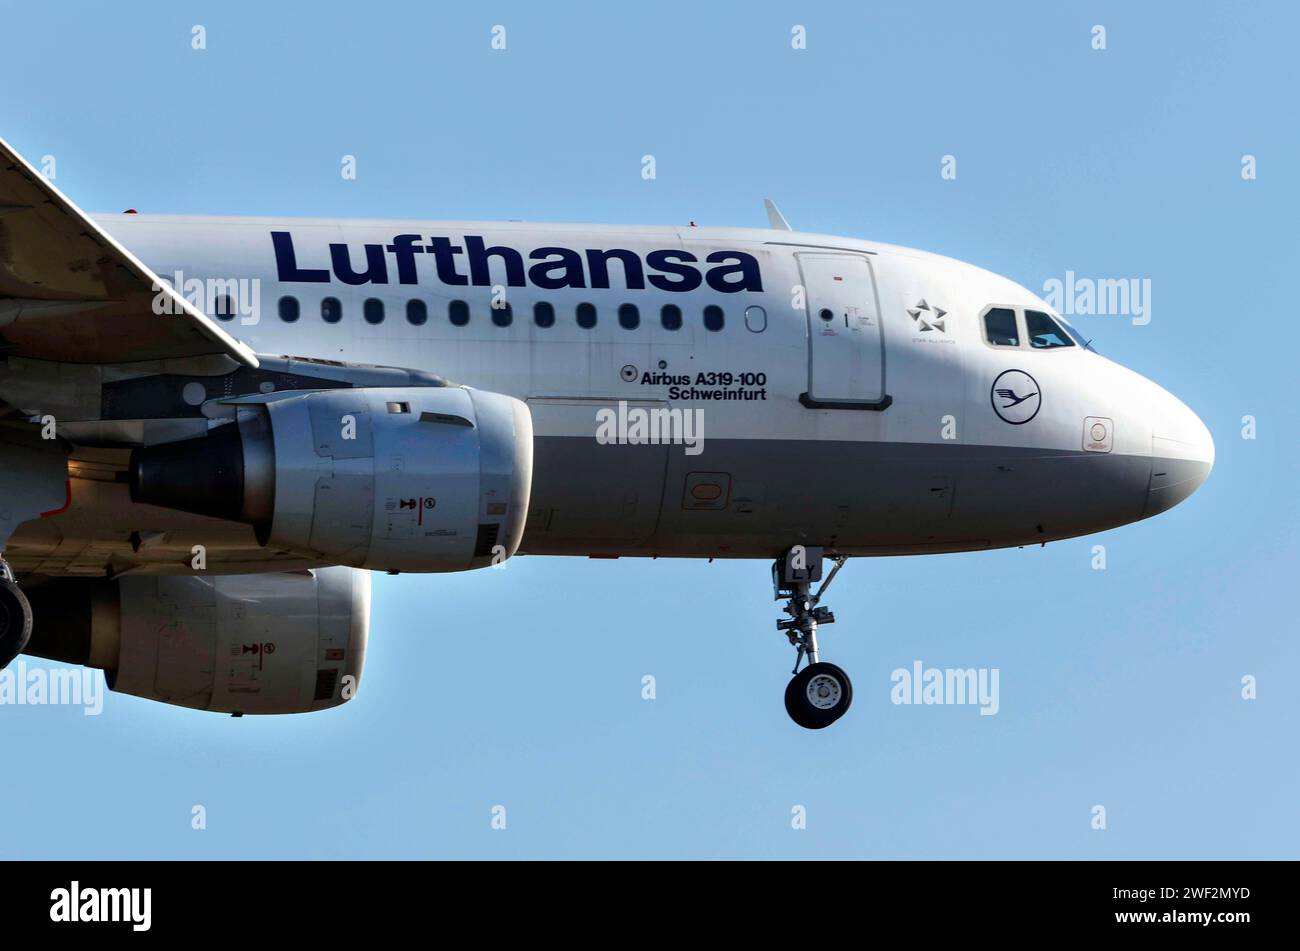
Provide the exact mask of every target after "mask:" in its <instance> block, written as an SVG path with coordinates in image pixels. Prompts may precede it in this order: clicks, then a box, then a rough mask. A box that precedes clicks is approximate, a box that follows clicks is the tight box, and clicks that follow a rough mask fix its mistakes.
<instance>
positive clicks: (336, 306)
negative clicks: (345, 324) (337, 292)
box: [320, 297, 343, 324]
mask: <svg viewBox="0 0 1300 951" xmlns="http://www.w3.org/2000/svg"><path fill="white" fill-rule="evenodd" d="M320 319H321V320H323V321H325V323H327V324H337V323H338V322H339V321H340V320H342V319H343V305H342V304H340V303H339V299H338V298H337V297H324V298H321V302H320Z"/></svg>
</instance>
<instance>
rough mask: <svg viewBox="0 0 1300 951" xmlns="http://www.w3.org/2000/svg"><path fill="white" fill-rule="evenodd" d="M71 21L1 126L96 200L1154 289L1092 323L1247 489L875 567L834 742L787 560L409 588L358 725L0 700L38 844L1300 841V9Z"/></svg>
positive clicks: (39, 49)
mask: <svg viewBox="0 0 1300 951" xmlns="http://www.w3.org/2000/svg"><path fill="white" fill-rule="evenodd" d="M59 7H60V8H59V9H57V10H56V9H52V8H51V7H50V6H49V5H44V6H42V5H33V4H9V5H7V9H6V10H5V12H4V14H3V30H4V37H5V44H4V47H5V63H4V70H5V73H6V75H7V76H8V77H9V82H8V83H7V87H6V88H7V91H6V94H5V96H4V98H3V102H0V135H3V136H4V137H6V138H8V139H9V141H10V142H12V143H13V144H14V145H15V146H16V147H17V148H18V149H19V150H20V151H22V152H23V153H24V154H25V155H26V156H27V157H28V158H29V159H31V160H33V161H39V159H40V157H41V156H43V155H46V154H49V155H53V156H55V157H56V158H57V160H58V184H59V185H60V186H61V187H62V188H63V189H64V190H65V191H66V192H67V193H68V194H69V195H71V196H72V198H73V199H74V200H75V201H77V202H78V203H80V204H81V205H82V206H83V207H86V208H88V209H93V210H104V211H120V210H123V209H125V208H128V207H132V208H138V209H140V210H142V211H143V210H148V211H154V212H177V213H183V212H192V213H221V214H241V213H245V214H265V215H275V214H285V215H326V216H350V215H356V216H371V217H382V216H402V217H412V218H420V217H423V218H471V217H472V218H488V219H491V218H528V219H537V220H560V221H565V220H568V221H575V220H576V221H584V220H586V221H597V222H646V223H674V222H675V223H681V222H685V221H686V220H688V219H694V220H696V221H697V222H700V223H710V224H736V225H761V224H762V223H763V222H764V221H765V219H764V217H763V212H762V207H761V199H762V198H763V197H764V196H768V195H770V196H773V197H774V198H776V199H777V201H778V202H779V204H780V206H781V208H782V209H783V210H784V212H785V214H786V216H787V217H788V218H789V219H790V220H791V221H792V222H793V223H794V225H795V226H796V227H799V228H803V229H807V230H819V231H826V232H832V233H842V234H847V235H855V236H861V237H867V238H872V239H877V240H882V241H888V242H893V243H898V244H904V245H912V246H917V247H922V248H926V249H928V250H933V251H937V252H940V253H944V254H949V255H952V256H954V257H957V258H961V259H964V260H969V261H972V262H974V263H976V264H980V265H982V266H985V267H988V268H990V269H992V270H994V271H997V272H1000V273H1003V274H1006V275H1007V276H1009V277H1011V278H1013V279H1015V280H1018V281H1019V282H1021V283H1023V284H1025V285H1027V286H1029V287H1031V288H1041V287H1042V283H1043V281H1044V280H1046V279H1047V278H1050V277H1061V276H1063V275H1064V274H1065V272H1066V271H1067V270H1073V271H1075V272H1076V273H1077V274H1079V275H1086V276H1095V277H1140V278H1150V279H1151V281H1152V284H1153V295H1152V296H1153V299H1152V315H1153V316H1152V321H1151V323H1150V324H1149V325H1147V326H1144V327H1135V326H1133V325H1132V324H1131V323H1130V322H1128V321H1126V320H1122V319H1114V318H1100V317H1094V318H1079V319H1078V320H1077V321H1076V323H1077V324H1078V325H1079V326H1080V327H1081V329H1082V330H1083V331H1084V332H1085V333H1086V334H1088V335H1089V336H1093V337H1095V338H1096V346H1097V347H1098V349H1099V350H1101V351H1102V352H1103V353H1105V354H1107V355H1109V356H1112V357H1114V358H1116V359H1118V360H1120V361H1121V362H1123V363H1126V364H1128V365H1129V366H1132V367H1133V368H1135V369H1137V370H1138V371H1139V372H1141V373H1144V374H1146V375H1148V376H1150V377H1152V378H1153V379H1155V380H1156V381H1157V382H1159V383H1161V384H1162V385H1164V386H1166V387H1167V388H1168V389H1170V390H1171V391H1172V392H1174V393H1175V394H1177V395H1179V396H1180V397H1181V398H1182V399H1183V400H1185V401H1186V402H1187V403H1188V404H1190V405H1191V406H1192V407H1193V408H1194V409H1195V410H1196V411H1197V412H1198V413H1199V414H1200V415H1201V416H1202V417H1203V418H1204V419H1205V420H1206V422H1207V424H1208V425H1209V426H1210V428H1211V430H1212V431H1213V433H1214V436H1215V440H1216V443H1217V449H1218V461H1217V464H1216V467H1215V470H1214V473H1213V475H1212V476H1211V478H1210V480H1209V482H1208V483H1207V484H1206V485H1205V486H1204V487H1203V488H1202V489H1201V490H1200V491H1199V492H1198V493H1197V494H1196V495H1195V496H1194V497H1193V498H1192V499H1190V500H1189V501H1187V502H1185V503H1184V504H1183V505H1181V506H1179V507H1178V508H1176V509H1174V510H1173V511H1172V512H1170V513H1168V514H1166V515H1164V516H1161V517H1159V518H1157V519H1155V520H1152V521H1148V522H1144V523H1139V524H1136V525H1132V526H1128V527H1126V528H1123V529H1120V530H1117V531H1114V532H1110V533H1108V534H1106V535H1104V536H1099V537H1097V538H1090V539H1079V540H1075V541H1070V542H1063V543H1058V544H1054V545H1050V546H1048V547H1047V548H1045V549H1033V550H1024V551H1018V550H1012V551H1005V552H992V553H980V554H968V555H948V556H937V557H928V558H897V559H874V560H868V559H863V560H859V561H854V562H851V563H850V564H849V566H848V567H847V568H846V569H845V571H844V572H843V574H842V575H841V578H840V580H838V581H837V583H836V587H835V589H833V594H834V597H831V598H829V599H828V601H829V603H830V604H831V605H832V606H833V607H834V609H835V611H836V613H837V615H838V616H839V617H840V618H841V620H840V622H839V623H838V624H836V625H834V626H833V627H831V628H828V629H827V630H826V631H825V636H824V637H823V642H822V643H823V647H824V649H825V651H826V655H827V659H830V660H833V661H835V662H836V663H839V664H841V665H842V666H844V667H845V668H847V669H848V670H849V671H850V673H851V674H852V675H853V678H854V683H855V687H856V699H855V703H854V707H853V709H852V710H851V711H850V713H849V714H848V716H847V717H846V718H845V719H843V720H842V721H840V722H839V723H838V724H836V725H835V726H834V727H833V728H831V729H829V730H825V731H822V732H820V733H808V732H805V731H803V730H800V729H799V728H797V727H795V726H794V725H792V724H791V723H790V722H789V720H788V719H787V718H786V714H785V712H784V709H783V707H782V704H781V694H782V690H783V689H784V686H785V683H786V680H787V678H788V670H789V666H790V663H791V660H792V657H791V653H792V652H791V651H790V649H789V648H788V646H787V645H786V644H785V641H784V640H783V639H782V638H780V637H779V636H778V635H777V634H776V633H775V631H774V630H773V627H772V624H773V620H774V619H775V617H776V613H775V605H773V604H772V603H771V601H770V584H769V577H768V566H767V564H765V563H761V562H740V563H730V564H724V563H714V564H706V563H703V562H694V561H681V562H672V561H662V560H661V561H657V562H646V561H637V560H623V561H618V562H608V561H596V562H589V561H585V560H578V559H542V558H531V559H518V560H516V561H514V562H511V563H510V564H509V566H508V567H507V568H506V569H505V570H501V571H484V572H479V573H474V574H469V575H461V576H430V577H419V576H415V575H407V576H402V577H399V578H389V577H384V576H377V577H376V578H375V582H376V586H375V587H376V599H375V604H376V609H375V615H374V624H373V628H372V633H371V650H370V656H369V663H368V668H367V671H366V680H365V682H364V685H363V688H362V692H361V695H360V696H359V698H358V699H357V700H356V701H354V702H353V703H350V704H348V705H346V706H344V707H341V708H339V709H336V710H332V711H329V712H326V713H322V714H316V715H313V716H305V717H288V718H264V719H259V718H253V717H246V718H244V719H242V720H232V719H229V718H225V717H221V716H216V715H212V714H202V713H196V712H191V711H187V710H182V709H176V708H169V707H166V706H161V705H157V704H151V703H148V702H146V701H142V700H137V699H135V698H131V697H119V696H110V697H109V698H108V701H107V706H106V709H105V711H104V713H103V715H102V716H100V717H97V718H92V717H84V716H82V714H81V712H80V710H78V709H59V708H28V707H23V708H18V707H9V708H0V737H3V750H4V757H5V773H6V781H5V782H4V783H3V784H0V815H4V816H5V817H6V818H5V819H4V821H3V823H0V826H2V828H3V832H2V833H0V856H25V857H51V858H58V857H104V858H108V857H222V858H233V857H243V856H251V857H342V856H360V857H387V856H392V857H399V856H400V857H436V856H451V857H534V856H559V857H640V856H646V857H679V856H680V857H723V856H742V857H764V856H788V857H801V856H817V857H825V856H848V857H899V858H903V857H962V858H973V857H1082V858H1094V857H1095V858H1110V857H1215V856H1232V857H1255V856H1273V857H1294V856H1295V855H1296V854H1297V853H1298V852H1300V820H1298V819H1297V805H1296V798H1295V791H1296V788H1297V780H1298V779H1300V767H1298V766H1297V759H1296V755H1295V749H1296V730H1297V725H1300V690H1298V689H1297V683H1298V681H1300V676H1298V675H1300V647H1297V636H1296V635H1297V623H1296V619H1295V617H1296V610H1295V606H1296V599H1295V589H1296V578H1297V569H1298V568H1300V558H1298V557H1297V554H1298V552H1297V548H1298V546H1300V542H1298V541H1297V532H1296V527H1297V495H1296V490H1295V487H1296V480H1297V475H1298V474H1300V473H1298V472H1297V461H1298V460H1300V455H1298V453H1297V438H1296V436H1297V411H1296V400H1295V387H1296V378H1297V356H1296V353H1297V351H1296V342H1295V334H1294V333H1292V332H1291V331H1292V328H1293V327H1294V320H1293V319H1292V315H1291V313H1290V309H1291V307H1292V306H1293V305H1294V287H1295V284H1294V281H1295V274H1296V267H1297V263H1296V258H1297V251H1298V250H1300V242H1298V241H1297V238H1296V221H1297V217H1298V212H1300V201H1298V199H1300V187H1298V185H1297V160H1298V158H1300V127H1297V124H1296V122H1295V121H1294V119H1295V101H1296V93H1297V88H1298V87H1300V84H1298V83H1297V75H1296V71H1297V65H1296V63H1297V60H1296V57H1295V50H1294V38H1295V35H1296V33H1297V31H1298V30H1300V15H1298V14H1297V13H1296V11H1295V8H1294V6H1293V5H1290V4H1284V3H1280V2H1279V3H1272V4H1270V3H1262V2H1261V3H1223V4H1218V3H1216V4H1209V3H1205V4H1177V5H1174V4H1131V3H1104V2H1103V3H1088V4H1056V3H1053V4H1044V3H1024V4H971V3H965V2H962V3H943V4H927V3H910V2H909V3H903V2H898V3H872V4H857V3H854V4H849V3H843V4H831V3H814V2H805V3H753V2H746V3H734V4H728V3H716V4H715V3H699V2H692V3H672V2H664V3H657V4H652V5H649V6H646V5H635V4H613V5H596V4H578V3H573V4H563V3H561V4H537V3H513V4H512V3H494V4H490V5H470V4H429V3H409V4H385V3H376V4H370V5H365V6H363V7H356V6H351V5H348V6H343V7H338V8H337V9H331V8H330V7H329V6H328V5H307V4H300V5H293V6H292V7H291V5H289V4H283V5H281V4H269V3H220V4H218V3H206V4H205V3H174V2H169V3H161V2H159V3H141V4H132V5H129V6H127V7H119V6H113V5H105V4H100V3H80V4H65V5H59ZM498 23H499V24H504V25H505V26H506V28H507V43H508V48H507V50H506V51H505V52H494V51H493V50H491V49H490V46H489V40H490V30H491V28H492V26H493V25H494V24H498ZM194 24H202V25H204V26H205V27H206V28H207V41H208V49H207V50H206V51H205V52H194V51H192V50H191V49H190V30H191V27H192V26H193V25H194ZM794 24H803V25H805V26H806V27H807V33H808V48H807V49H806V50H804V51H798V52H796V51H793V50H791V48H790V43H789V38H790V29H791V26H792V25H794ZM1094 24H1103V25H1104V26H1105V27H1106V30H1107V47H1108V48H1107V49H1106V50H1105V51H1104V52H1097V51H1094V50H1092V49H1091V48H1090V30H1091V28H1092V26H1093V25H1094ZM647 153H649V154H653V155H655V156H656V159H657V164H658V178H657V180H655V181H653V182H646V181H643V180H642V178H641V177H640V168H641V166H640V162H641V156H643V155H645V154H647ZM1247 153H1249V154H1253V155H1255V156H1257V161H1258V179H1257V180H1256V181H1243V180H1242V178H1241V174H1240V169H1241V157H1242V155H1243V154H1247ZM344 154H353V155H355V156H357V160H358V171H359V177H358V180H357V181H355V182H344V181H343V180H342V179H341V178H340V175H339V160H340V156H342V155H344ZM945 154H951V155H955V156H956V158H957V163H958V165H957V168H958V177H957V180H956V181H943V180H942V179H941V177H940V174H939V170H940V160H941V157H942V156H943V155H945ZM1246 414H1253V415H1255V416H1256V417H1257V418H1258V438H1257V439H1256V440H1254V441H1246V440H1243V439H1242V438H1240V428H1241V417H1242V416H1243V415H1246ZM1098 542H1100V543H1103V544H1105V545H1106V546H1107V550H1108V565H1109V567H1108V569H1107V570H1106V571H1094V570H1092V569H1091V566H1090V561H1091V546H1092V545H1093V544H1095V543H1098ZM1012 589H1014V594H1012V593H1009V592H1010V591H1011V590H1012ZM917 659H919V660H922V661H924V662H925V663H926V664H931V665H937V666H974V667H997V668H999V669H1000V671H1001V710H1000V712H999V713H998V715H997V716H992V717H981V716H979V715H978V712H977V710H976V709H975V708H973V707H959V706H935V707H914V706H894V705H893V704H891V703H890V699H889V690H890V679H889V678H890V672H891V671H892V670H893V669H894V668H896V667H900V666H909V665H910V664H911V663H912V661H914V660H917ZM645 674H652V675H654V676H655V677H656V678H657V681H658V699H657V700H655V701H653V702H645V701H643V700H642V699H641V696H640V686H641V677H642V676H643V675H645ZM1247 674H1252V675H1255V676H1256V677H1258V679H1259V699H1257V700H1255V701H1253V702H1246V701H1244V700H1242V699H1241V697H1240V689H1241V688H1240V680H1241V678H1242V676H1243V675H1247ZM485 683H494V684H496V685H497V689H498V690H499V692H500V693H499V696H500V698H501V699H500V700H499V702H492V703H487V702H484V700H483V699H482V689H483V685H484V684H485ZM196 803H201V804H203V805H204V806H206V808H207V810H208V826H209V827H208V829H207V830H206V831H202V832H196V831H193V830H191V828H190V809H191V806H192V805H194V804H196ZM495 804H502V805H505V806H506V808H507V810H508V819H509V824H508V829H507V831H505V832H496V831H492V830H491V829H490V828H489V819H490V813H489V811H490V809H491V808H492V806H493V805H495ZM796 804H799V805H804V806H805V807H806V808H807V810H808V828H807V830H806V831H793V830H792V829H791V828H790V814H791V812H790V811H791V807H792V806H794V805H796ZM1094 804H1103V805H1104V806H1105V807H1106V809H1107V812H1108V828H1107V829H1106V831H1104V832H1096V831H1093V830H1092V829H1091V828H1090V824H1089V820H1090V809H1091V807H1092V806H1093V805H1094Z"/></svg>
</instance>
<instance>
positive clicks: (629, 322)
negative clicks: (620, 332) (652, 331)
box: [618, 304, 641, 330]
mask: <svg viewBox="0 0 1300 951" xmlns="http://www.w3.org/2000/svg"><path fill="white" fill-rule="evenodd" d="M618 325H619V326H620V327H622V328H623V329H624V330H636V328H637V327H639V326H641V313H640V312H639V311H638V310H637V309H636V304H619V305H618Z"/></svg>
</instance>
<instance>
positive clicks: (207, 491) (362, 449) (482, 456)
mask: <svg viewBox="0 0 1300 951" xmlns="http://www.w3.org/2000/svg"><path fill="white" fill-rule="evenodd" d="M226 405H227V406H229V405H233V406H234V407H235V408H236V411H237V417H236V419H235V420H234V421H232V422H227V423H223V424H221V425H218V426H216V427H215V428H214V429H212V430H210V431H209V433H208V435H207V436H205V437H203V438H200V439H188V440H183V441H180V442H173V443H164V444H161V445H155V446H146V447H143V448H140V449H137V450H135V452H134V453H133V454H132V459H131V498H132V500H133V501H137V502H144V503H148V504H151V505H161V506H166V507H168V508H174V509H180V510H182V511H186V512H195V513H199V514H204V515H214V516H217V517H219V518H227V519H233V520H237V521H243V522H247V523H249V524H251V525H253V526H254V527H255V528H256V530H257V535H258V540H259V541H260V542H261V543H262V544H263V545H273V546H276V547H280V548H284V549H288V550H291V551H294V552H297V553H301V554H303V555H305V556H308V557H316V558H318V559H319V560H321V561H324V562H329V563H334V564H343V565H351V566H353V567H357V568H373V569H379V570H385V571H463V570H465V569H468V568H479V567H483V566H486V565H490V564H494V563H497V562H499V561H501V560H503V559H504V558H508V557H510V556H511V555H513V554H514V553H515V550H516V549H517V548H518V547H519V542H520V539H521V538H522V537H523V533H524V523H525V520H526V517H527V514H528V497H529V492H530V490H531V487H532V468H533V430H532V417H531V416H530V414H529V411H528V407H527V406H526V405H525V404H524V403H522V402H520V401H519V400H516V399H513V398H511V397H508V396H503V395H501V394H499V393H489V392H485V391H482V390H473V389H469V388H467V387H396V388H356V389H337V390H315V391H308V392H301V391H298V392H294V391H288V392H284V393H275V394H270V395H267V396H252V397H243V398H237V399H234V400H228V401H226Z"/></svg>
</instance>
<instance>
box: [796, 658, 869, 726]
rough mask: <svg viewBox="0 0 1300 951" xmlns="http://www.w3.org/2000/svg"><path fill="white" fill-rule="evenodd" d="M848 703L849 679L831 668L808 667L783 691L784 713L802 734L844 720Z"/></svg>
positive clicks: (823, 665) (826, 666)
mask: <svg viewBox="0 0 1300 951" xmlns="http://www.w3.org/2000/svg"><path fill="white" fill-rule="evenodd" d="M852 702H853V684H852V682H851V681H850V680H849V675H848V674H846V673H845V672H844V671H843V670H841V669H840V668H839V667H836V666H835V665H834V664H810V665H808V666H807V667H805V668H804V669H803V670H801V671H799V673H797V674H795V675H794V678H793V679H792V680H791V681H790V683H788V684H787V685H786V688H785V712H786V713H788V714H790V719H791V720H793V721H794V722H795V723H797V724H799V725H800V726H801V727H803V728H804V729H806V730H821V729H824V728H825V727H828V726H830V725H831V724H832V723H834V722H835V721H836V720H838V719H839V718H840V717H842V716H844V714H845V711H847V710H848V709H849V704H851V703H852Z"/></svg>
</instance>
